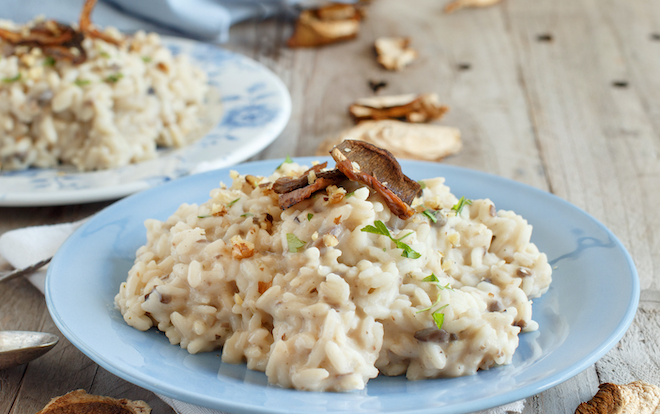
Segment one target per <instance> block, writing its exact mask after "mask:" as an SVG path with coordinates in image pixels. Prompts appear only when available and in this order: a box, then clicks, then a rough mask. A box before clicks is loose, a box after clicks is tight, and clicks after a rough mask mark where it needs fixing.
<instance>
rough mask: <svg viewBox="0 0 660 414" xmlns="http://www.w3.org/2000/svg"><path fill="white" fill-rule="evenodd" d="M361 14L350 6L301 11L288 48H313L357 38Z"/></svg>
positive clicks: (331, 6) (332, 5) (337, 5)
mask: <svg viewBox="0 0 660 414" xmlns="http://www.w3.org/2000/svg"><path fill="white" fill-rule="evenodd" d="M361 19H362V13H361V12H360V9H358V8H357V7H356V6H354V5H351V4H341V3H337V4H329V5H327V6H324V7H321V8H318V9H308V10H303V11H302V12H301V13H300V16H299V17H298V21H297V22H296V28H295V30H294V32H293V36H291V38H289V41H288V42H287V45H288V46H289V47H315V46H322V45H327V44H330V43H336V42H340V41H343V40H350V39H353V38H355V37H356V36H357V34H358V30H359V29H360V20H361Z"/></svg>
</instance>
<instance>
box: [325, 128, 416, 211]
mask: <svg viewBox="0 0 660 414" xmlns="http://www.w3.org/2000/svg"><path fill="white" fill-rule="evenodd" d="M330 155H332V158H334V160H335V161H336V162H337V169H338V170H340V171H341V172H343V173H344V175H346V177H348V179H349V180H352V181H358V182H361V183H363V184H365V185H367V186H369V187H371V188H372V189H374V190H375V191H376V192H378V193H379V194H380V195H381V196H382V197H383V199H384V200H385V203H386V204H387V206H388V207H389V208H390V211H392V213H394V214H395V215H396V216H398V217H399V218H401V219H403V220H405V219H408V218H410V217H412V216H413V215H414V214H415V210H414V209H413V208H411V207H410V204H411V203H412V201H413V200H414V198H415V197H416V196H417V194H419V192H420V191H421V186H420V185H419V183H417V182H416V181H414V180H412V179H410V178H409V177H407V176H406V175H404V174H403V172H402V171H401V166H400V165H399V163H398V162H397V161H396V159H395V158H394V156H393V155H392V154H391V153H390V152H389V151H387V150H385V149H382V148H378V147H376V146H375V145H372V144H369V143H368V142H364V141H354V140H347V141H343V142H341V143H340V144H338V145H337V146H335V147H334V148H333V149H332V151H330Z"/></svg>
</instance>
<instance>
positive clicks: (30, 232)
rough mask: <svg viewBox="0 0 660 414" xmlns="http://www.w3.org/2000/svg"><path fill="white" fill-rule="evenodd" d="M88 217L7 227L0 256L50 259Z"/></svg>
mask: <svg viewBox="0 0 660 414" xmlns="http://www.w3.org/2000/svg"><path fill="white" fill-rule="evenodd" d="M86 220H87V219H84V220H80V221H76V222H74V223H64V224H54V225H50V226H36V227H26V228H22V229H17V230H12V231H8V232H6V233H4V234H3V235H2V236H0V256H2V257H3V258H4V259H5V260H7V261H8V262H9V263H10V264H11V265H12V266H14V267H15V268H22V267H26V266H29V265H31V264H33V263H36V262H38V261H40V260H43V259H47V258H48V257H51V256H53V255H54V254H55V252H56V251H57V249H58V248H59V247H60V245H61V244H62V243H63V242H64V241H65V240H66V239H67V237H69V235H71V234H72V233H73V232H74V231H76V229H78V227H80V226H81V225H82V224H83V223H84V222H85V221H86ZM28 279H29V280H30V282H31V283H32V284H33V285H34V286H36V288H37V289H39V290H40V291H41V292H42V293H43V291H44V282H45V280H46V272H45V270H41V271H38V272H36V273H34V274H32V275H30V276H28ZM158 396H159V397H160V398H161V399H162V400H163V401H165V402H166V403H167V404H169V405H170V406H171V407H172V408H173V409H174V411H176V412H177V413H178V414H225V413H223V412H221V411H216V410H211V409H208V408H204V407H199V406H196V405H193V404H188V403H184V402H181V401H177V400H173V399H171V398H169V397H166V396H164V395H158ZM524 407H525V401H524V400H520V401H515V402H512V403H510V404H506V405H503V406H500V407H496V408H491V409H489V410H484V411H479V413H475V414H507V413H522V411H523V408H524Z"/></svg>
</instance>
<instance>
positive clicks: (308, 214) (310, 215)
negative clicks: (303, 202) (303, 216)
mask: <svg viewBox="0 0 660 414" xmlns="http://www.w3.org/2000/svg"><path fill="white" fill-rule="evenodd" d="M312 217H314V214H312V213H307V221H312Z"/></svg>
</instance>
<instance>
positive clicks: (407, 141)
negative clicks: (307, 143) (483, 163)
mask: <svg viewBox="0 0 660 414" xmlns="http://www.w3.org/2000/svg"><path fill="white" fill-rule="evenodd" d="M345 140H360V141H366V142H368V143H370V144H373V145H375V146H377V147H381V148H385V149H387V150H388V151H390V152H391V153H392V154H394V155H395V156H396V157H397V158H406V159H415V160H423V161H439V160H441V159H443V158H445V157H447V156H449V155H452V154H455V153H457V152H458V151H460V150H461V148H462V146H463V144H462V142H461V133H460V131H459V130H458V129H457V128H453V127H448V126H443V125H430V124H409V123H406V122H400V121H393V120H380V121H363V122H360V123H359V124H358V125H356V126H354V127H353V128H351V129H348V130H346V131H344V132H342V133H341V134H340V135H339V136H338V137H330V138H328V139H327V140H325V141H324V142H323V143H322V144H321V145H320V146H319V148H318V150H317V151H316V153H317V154H318V155H323V154H327V153H328V152H329V151H330V150H331V149H332V148H333V147H334V146H335V145H337V144H339V143H340V142H342V141H345Z"/></svg>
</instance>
